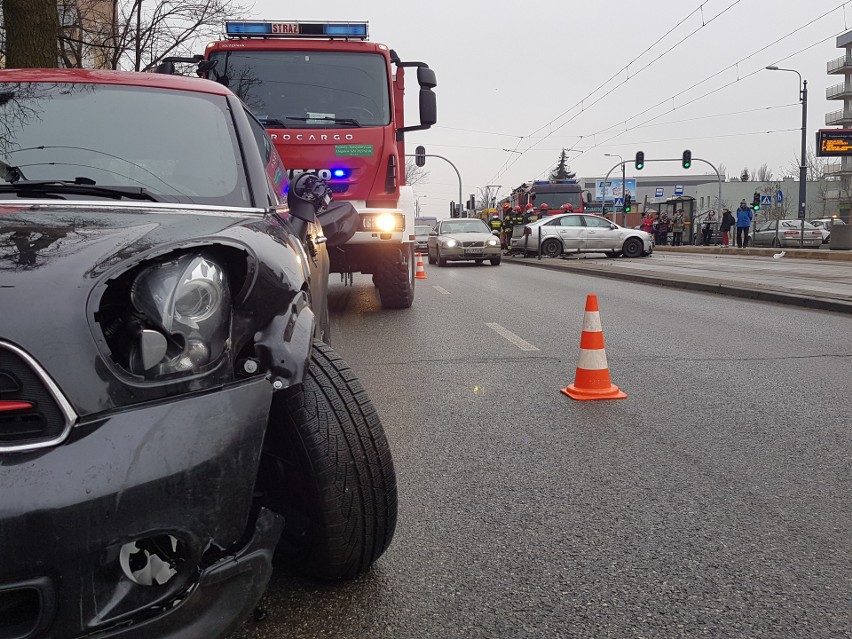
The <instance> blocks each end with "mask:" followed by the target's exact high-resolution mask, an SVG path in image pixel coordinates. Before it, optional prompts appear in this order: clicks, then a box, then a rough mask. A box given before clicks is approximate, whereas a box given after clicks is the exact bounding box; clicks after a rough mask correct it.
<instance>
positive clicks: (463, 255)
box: [438, 242, 503, 262]
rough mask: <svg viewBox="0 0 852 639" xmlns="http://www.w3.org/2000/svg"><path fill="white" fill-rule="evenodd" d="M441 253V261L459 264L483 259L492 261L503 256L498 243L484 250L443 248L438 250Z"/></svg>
mask: <svg viewBox="0 0 852 639" xmlns="http://www.w3.org/2000/svg"><path fill="white" fill-rule="evenodd" d="M438 250H439V251H440V255H441V259H445V260H447V261H452V262H457V261H461V260H482V259H485V260H487V259H491V258H493V257H500V256H501V255H502V254H503V251H502V249H501V248H500V243H499V242H498V243H497V245H496V246H486V247H484V248H481V247H475V248H465V247H461V246H453V247H446V246H441V247H439V249H438Z"/></svg>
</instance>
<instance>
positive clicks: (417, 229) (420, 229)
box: [414, 226, 432, 235]
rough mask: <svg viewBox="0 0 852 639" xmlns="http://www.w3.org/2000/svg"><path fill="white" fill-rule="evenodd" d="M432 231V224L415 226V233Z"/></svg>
mask: <svg viewBox="0 0 852 639" xmlns="http://www.w3.org/2000/svg"><path fill="white" fill-rule="evenodd" d="M431 232H432V227H431V226H415V227H414V234H415V235H429V233H431Z"/></svg>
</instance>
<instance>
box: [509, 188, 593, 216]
mask: <svg viewBox="0 0 852 639" xmlns="http://www.w3.org/2000/svg"><path fill="white" fill-rule="evenodd" d="M509 204H511V205H512V206H520V207H521V210H524V208H526V205H527V204H532V205H533V206H534V207H535V208H539V207H540V206H541V205H542V204H547V206H549V207H550V210H551V211H552V212H554V213H558V212H560V208H561V207H562V205H563V204H570V205H571V207H572V209H573V210H574V212H575V213H582V212H583V210H584V208H585V201H584V199H583V188H582V187H581V186H580V185H579V184H578V183H577V182H576V181H574V180H553V181H548V180H541V181H533V182H525V183H523V184H521V185H520V186H519V187H517V188H515V189H513V190H512V194H511V195H510V196H509Z"/></svg>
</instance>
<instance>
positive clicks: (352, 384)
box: [258, 340, 397, 581]
mask: <svg viewBox="0 0 852 639" xmlns="http://www.w3.org/2000/svg"><path fill="white" fill-rule="evenodd" d="M271 414H272V416H273V417H272V419H271V423H270V427H269V432H268V433H267V436H266V441H265V442H264V453H263V458H262V461H261V471H260V475H259V480H258V487H259V489H260V492H261V494H262V495H263V496H264V498H265V501H266V504H267V505H268V506H269V507H270V508H272V509H273V510H275V511H276V512H279V513H281V514H283V516H284V519H285V522H286V523H285V527H284V532H283V533H282V536H281V540H280V541H279V544H278V547H277V548H276V551H275V558H274V563H275V565H276V566H284V567H286V568H288V569H294V570H296V571H297V572H299V573H301V574H303V575H305V576H307V577H310V578H312V579H320V580H324V581H336V580H340V579H351V578H353V577H355V576H357V575H359V574H361V573H363V572H365V571H367V570H368V569H369V568H370V566H372V565H373V563H374V562H375V561H376V560H377V559H378V558H379V557H381V555H382V553H384V551H385V550H386V549H387V547H388V546H389V545H390V542H391V539H392V538H393V534H394V530H395V528H396V519H397V487H396V473H395V471H394V466H393V459H392V457H391V452H390V447H389V445H388V441H387V438H386V437H385V433H384V429H383V427H382V423H381V420H380V419H379V416H378V414H377V413H376V409H375V407H374V406H373V403H372V402H371V401H370V398H369V397H368V395H367V393H366V391H365V390H364V388H363V387H362V386H361V382H360V381H359V380H358V378H357V377H356V376H355V373H354V372H353V371H352V369H351V368H350V367H349V365H348V364H347V363H346V362H345V361H344V360H343V359H342V358H341V357H340V356H339V355H338V354H337V353H336V352H335V351H334V349H332V348H331V347H330V346H328V345H326V344H323V343H322V342H319V341H316V340H315V341H314V343H313V348H312V352H311V362H310V368H309V370H308V372H307V374H306V377H305V380H304V382H303V383H302V384H300V385H298V386H295V387H292V388H289V389H287V390H285V391H282V392H280V393H276V394H275V397H274V399H273V409H272V413H271Z"/></svg>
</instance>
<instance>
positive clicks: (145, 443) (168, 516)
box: [0, 380, 283, 639]
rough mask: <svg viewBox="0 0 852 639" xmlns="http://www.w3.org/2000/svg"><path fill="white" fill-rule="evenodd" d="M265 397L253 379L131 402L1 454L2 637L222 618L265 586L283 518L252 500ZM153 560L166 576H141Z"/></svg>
mask: <svg viewBox="0 0 852 639" xmlns="http://www.w3.org/2000/svg"><path fill="white" fill-rule="evenodd" d="M271 396H272V391H271V386H270V384H269V382H268V381H266V380H257V381H252V382H247V383H244V384H241V385H236V386H232V387H230V388H226V389H220V390H217V391H215V392H208V393H204V394H199V395H192V396H184V397H180V398H178V399H175V400H173V401H168V402H160V403H152V404H146V405H137V406H133V407H130V408H128V409H125V410H122V411H119V412H115V413H113V414H110V415H106V416H99V417H95V418H92V419H89V420H87V421H85V422H81V423H78V424H76V425H75V426H74V428H73V429H72V431H71V433H70V435H69V437H68V438H67V439H66V440H65V441H64V442H63V443H62V444H60V445H57V446H55V447H52V448H44V449H40V450H34V451H30V452H14V453H2V454H0V494H2V495H3V499H2V500H0V549H2V555H0V557H2V561H0V610H2V611H3V615H0V637H15V638H16V639H18V637H20V638H22V639H42V638H43V637H51V638H52V639H70V638H77V637H83V636H89V635H91V634H97V636H99V637H101V636H102V637H110V638H113V637H115V638H118V637H120V638H122V639H125V638H133V639H136V638H137V637H138V638H140V639H141V638H143V637H146V638H150V637H157V638H177V637H180V638H187V639H188V638H190V637H205V638H206V637H219V636H222V634H223V633H225V632H228V631H229V630H230V629H231V628H233V626H234V625H235V624H237V623H238V622H239V620H240V619H241V618H242V617H243V616H244V615H245V614H246V613H247V612H249V611H250V610H251V608H252V607H253V606H254V605H255V604H256V602H257V600H258V599H259V597H260V596H261V594H262V593H263V591H264V589H265V587H266V584H267V582H268V579H269V577H270V575H271V571H272V568H271V560H272V553H273V551H274V548H275V545H276V544H277V541H278V537H279V536H280V533H281V530H282V527H283V521H282V519H281V518H280V516H278V515H275V514H273V513H271V512H270V511H266V510H264V509H260V510H254V511H253V510H252V491H253V488H254V483H255V479H256V476H257V467H258V463H259V459H260V452H261V447H262V443H263V436H264V433H265V430H266V424H267V420H268V413H269V406H270V403H271ZM164 540H165V542H166V543H165V544H164V543H163V542H164ZM134 544H135V545H136V546H138V547H134ZM158 544H159V545H158ZM131 547H132V548H131ZM128 548H131V549H130V550H128ZM163 548H165V550H162V551H161V549H163ZM169 548H170V550H171V552H170V551H169ZM141 549H145V550H141ZM140 550H141V552H140ZM152 556H156V558H155V559H152ZM157 560H159V561H160V562H161V564H165V565H167V566H170V568H171V569H172V571H173V572H172V574H171V575H170V576H169V575H168V573H166V576H164V573H162V572H160V573H159V575H160V576H159V577H158V578H155V579H154V580H150V579H148V581H147V583H150V584H151V585H144V584H145V583H146V578H145V575H144V573H145V571H146V570H147V569H148V568H151V570H153V571H154V572H155V573H156V565H155V564H154V562H155V561H157ZM146 564H147V566H146ZM140 569H141V572H139V570H140Z"/></svg>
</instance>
